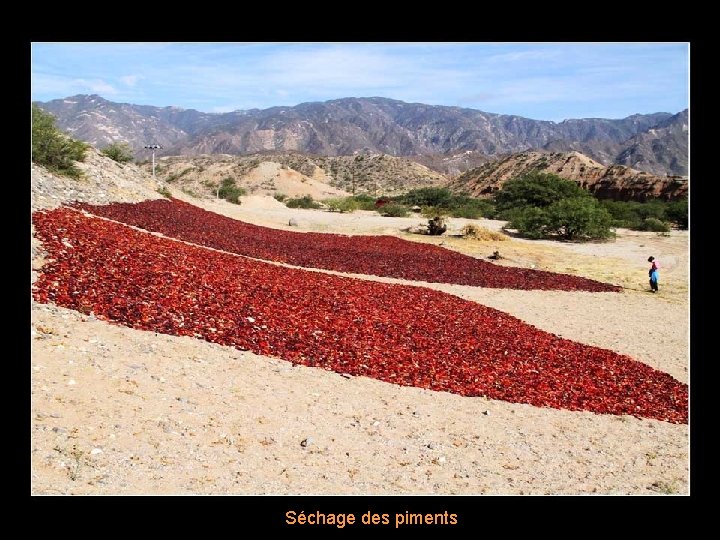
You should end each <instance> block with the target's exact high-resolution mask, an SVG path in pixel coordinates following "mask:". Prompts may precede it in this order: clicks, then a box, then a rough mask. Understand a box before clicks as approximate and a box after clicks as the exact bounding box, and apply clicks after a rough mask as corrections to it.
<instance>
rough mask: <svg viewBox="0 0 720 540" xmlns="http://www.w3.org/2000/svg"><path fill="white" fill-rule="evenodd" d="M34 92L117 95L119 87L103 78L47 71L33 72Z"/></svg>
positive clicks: (60, 95)
mask: <svg viewBox="0 0 720 540" xmlns="http://www.w3.org/2000/svg"><path fill="white" fill-rule="evenodd" d="M31 88H32V93H33V94H35V93H36V92H38V93H45V92H52V93H53V94H55V95H57V96H58V97H65V96H69V95H72V94H82V93H91V94H102V95H106V96H115V95H117V94H118V91H117V89H116V88H115V87H114V86H113V85H111V84H109V83H108V82H106V81H104V80H102V79H82V78H72V77H63V76H58V75H49V74H46V73H33V75H32V86H31Z"/></svg>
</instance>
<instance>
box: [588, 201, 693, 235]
mask: <svg viewBox="0 0 720 540" xmlns="http://www.w3.org/2000/svg"><path fill="white" fill-rule="evenodd" d="M601 205H602V206H603V207H604V208H606V209H607V210H608V212H610V214H611V215H612V225H613V227H624V228H626V229H633V230H636V231H647V230H651V229H648V228H647V227H648V226H652V227H655V226H657V227H659V225H657V223H656V222H657V221H660V222H671V223H675V224H677V226H678V227H680V228H681V229H687V227H688V202H687V199H682V200H679V201H673V202H664V201H660V200H654V201H648V202H644V203H641V202H635V201H609V200H604V201H601ZM648 219H653V220H655V221H651V222H650V223H651V224H652V225H647V224H646V223H645V222H646V220H648ZM657 232H663V231H660V230H659V231H657Z"/></svg>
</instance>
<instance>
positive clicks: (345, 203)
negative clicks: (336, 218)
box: [323, 197, 359, 213]
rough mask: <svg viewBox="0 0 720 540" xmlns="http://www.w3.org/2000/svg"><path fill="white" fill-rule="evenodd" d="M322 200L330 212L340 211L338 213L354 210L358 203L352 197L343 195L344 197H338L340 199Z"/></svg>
mask: <svg viewBox="0 0 720 540" xmlns="http://www.w3.org/2000/svg"><path fill="white" fill-rule="evenodd" d="M323 202H324V203H325V206H327V207H328V209H329V210H330V211H331V212H340V213H345V212H354V211H355V210H357V209H358V207H359V203H358V202H357V201H356V200H355V199H353V198H352V197H344V198H340V199H327V200H325V201H323Z"/></svg>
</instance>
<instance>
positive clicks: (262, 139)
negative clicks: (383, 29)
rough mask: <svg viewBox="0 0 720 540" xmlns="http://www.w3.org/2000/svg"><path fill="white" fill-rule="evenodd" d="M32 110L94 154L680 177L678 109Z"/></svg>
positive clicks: (358, 103) (334, 103) (64, 102)
mask: <svg viewBox="0 0 720 540" xmlns="http://www.w3.org/2000/svg"><path fill="white" fill-rule="evenodd" d="M38 105H40V106H41V107H42V108H43V109H45V110H47V111H49V112H51V113H52V114H53V115H55V117H56V118H57V121H58V125H59V126H60V127H61V128H62V129H64V130H65V131H67V132H68V133H70V134H71V135H73V136H74V137H75V138H78V139H81V140H85V141H88V142H90V143H92V144H94V145H96V146H98V147H100V148H102V147H103V146H105V145H107V144H109V143H111V142H114V141H126V142H128V143H130V144H131V146H132V147H133V149H134V150H135V151H136V153H137V155H138V156H142V155H143V154H142V152H143V146H144V145H145V144H148V143H157V144H161V145H162V146H163V147H164V148H163V151H162V152H163V154H164V155H188V156H192V155H199V154H217V153H225V154H241V155H243V154H254V153H261V152H300V153H304V154H313V155H319V156H342V155H353V154H357V153H370V154H373V153H384V154H388V155H391V156H407V157H411V158H415V157H417V158H418V161H421V162H422V163H424V164H426V165H428V166H430V167H432V168H435V167H434V166H433V165H434V164H439V165H440V166H439V167H437V168H436V170H438V171H439V172H442V173H444V174H457V173H460V172H463V171H465V170H467V169H469V168H472V167H474V166H477V164H478V163H480V162H482V161H483V160H489V159H490V158H497V157H501V156H503V155H504V154H509V153H516V152H523V151H527V150H540V151H547V152H567V151H579V152H582V153H584V154H586V155H588V156H590V157H592V158H593V159H595V160H596V161H598V162H600V163H601V164H604V165H612V164H615V163H620V164H625V165H628V166H630V167H633V168H636V169H640V170H644V171H647V172H651V173H654V174H659V175H664V174H671V175H686V174H687V153H688V111H687V110H684V111H681V112H679V113H677V114H671V113H668V112H658V113H653V114H635V115H632V116H628V117H627V118H622V119H602V118H584V119H573V120H564V121H562V122H552V121H544V120H533V119H529V118H523V117H520V116H513V115H502V114H494V113H487V112H483V111H479V110H474V109H466V108H460V107H448V106H440V105H424V104H421V103H405V102H402V101H398V100H393V99H387V98H380V97H371V98H343V99H336V100H331V101H325V102H314V103H301V104H299V105H296V106H294V107H271V108H269V109H262V110H260V109H251V110H245V111H234V112H228V113H205V112H200V111H196V110H193V109H180V108H178V107H153V106H148V105H132V104H127V103H115V102H112V101H108V100H106V99H104V98H102V97H100V96H98V95H76V96H72V97H68V98H64V99H56V100H52V101H48V102H38ZM464 155H466V156H470V157H472V160H469V159H463V156H464ZM469 161H472V163H469ZM449 164H452V165H449ZM443 167H446V168H443Z"/></svg>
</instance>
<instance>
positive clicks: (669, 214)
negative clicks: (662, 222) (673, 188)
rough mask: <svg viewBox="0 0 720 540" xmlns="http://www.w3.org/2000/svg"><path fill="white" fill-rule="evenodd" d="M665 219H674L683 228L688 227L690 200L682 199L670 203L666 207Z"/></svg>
mask: <svg viewBox="0 0 720 540" xmlns="http://www.w3.org/2000/svg"><path fill="white" fill-rule="evenodd" d="M665 219H666V220H668V221H672V222H673V223H675V224H676V225H677V226H678V227H680V228H681V229H687V228H688V200H687V199H681V200H679V201H673V202H671V203H668V204H667V206H666V207H665Z"/></svg>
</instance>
